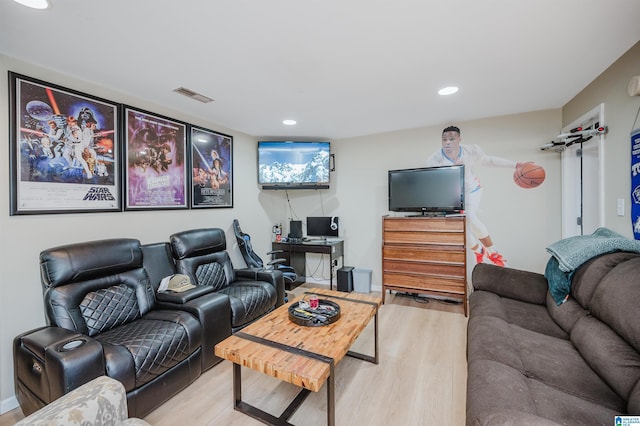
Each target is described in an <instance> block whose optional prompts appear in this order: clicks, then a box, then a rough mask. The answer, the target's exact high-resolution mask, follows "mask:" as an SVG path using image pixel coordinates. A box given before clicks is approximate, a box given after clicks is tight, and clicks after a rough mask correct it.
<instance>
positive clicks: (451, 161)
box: [427, 126, 544, 267]
mask: <svg viewBox="0 0 640 426" xmlns="http://www.w3.org/2000/svg"><path fill="white" fill-rule="evenodd" d="M461 141H462V138H461V137H460V129H459V128H458V127H456V126H449V127H447V128H445V129H444V130H443V131H442V148H441V149H439V150H438V151H436V152H434V153H433V154H432V155H431V156H430V157H429V158H428V159H427V166H428V167H435V166H451V165H457V164H464V166H465V167H464V168H465V177H464V190H465V194H464V197H465V215H466V218H467V246H468V247H469V248H470V249H471V250H473V252H474V253H475V256H476V262H477V263H483V262H485V259H486V260H488V261H489V262H491V263H493V264H494V265H497V266H502V267H504V266H505V265H506V263H507V261H506V259H505V258H504V257H503V255H502V254H501V253H499V252H498V251H497V250H496V248H495V246H494V243H493V239H492V238H491V235H490V234H489V230H488V229H487V226H486V225H485V224H484V223H483V222H482V221H481V220H480V218H479V217H478V208H479V206H480V200H481V198H482V190H483V189H482V185H481V184H480V181H479V180H478V179H477V178H476V176H475V173H476V170H477V168H478V167H504V168H513V169H514V181H515V182H516V184H518V185H519V186H520V187H522V188H533V187H536V186H538V185H539V184H541V183H542V181H544V169H543V168H542V167H540V166H538V165H536V164H534V163H533V162H526V163H520V162H516V161H513V160H508V159H505V158H500V157H496V156H491V155H487V154H485V153H484V151H483V150H482V149H481V148H480V147H479V146H478V145H467V144H461V143H460V142H461Z"/></svg>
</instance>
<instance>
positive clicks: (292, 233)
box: [289, 220, 302, 239]
mask: <svg viewBox="0 0 640 426" xmlns="http://www.w3.org/2000/svg"><path fill="white" fill-rule="evenodd" d="M289 238H298V239H300V238H302V221H301V220H292V221H290V222H289Z"/></svg>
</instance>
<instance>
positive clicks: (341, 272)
mask: <svg viewBox="0 0 640 426" xmlns="http://www.w3.org/2000/svg"><path fill="white" fill-rule="evenodd" d="M337 274H338V291H346V292H349V293H351V292H352V291H353V266H343V267H342V268H340V269H338V272H337Z"/></svg>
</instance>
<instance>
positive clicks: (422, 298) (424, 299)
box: [395, 292, 462, 305]
mask: <svg viewBox="0 0 640 426" xmlns="http://www.w3.org/2000/svg"><path fill="white" fill-rule="evenodd" d="M395 294H396V296H400V297H411V298H412V299H413V300H414V301H416V302H418V303H429V301H434V302H439V303H442V304H444V305H460V304H462V301H459V300H451V299H435V298H433V297H428V296H420V294H418V293H408V292H404V293H400V292H396V293H395Z"/></svg>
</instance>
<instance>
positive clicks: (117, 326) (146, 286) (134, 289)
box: [13, 228, 284, 417]
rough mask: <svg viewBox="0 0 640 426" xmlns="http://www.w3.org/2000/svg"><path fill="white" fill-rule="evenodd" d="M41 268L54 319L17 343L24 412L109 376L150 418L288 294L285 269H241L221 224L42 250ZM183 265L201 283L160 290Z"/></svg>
mask: <svg viewBox="0 0 640 426" xmlns="http://www.w3.org/2000/svg"><path fill="white" fill-rule="evenodd" d="M185 259H189V260H188V261H185ZM40 268H41V279H42V286H43V293H44V306H45V314H46V320H47V324H48V325H47V326H46V327H41V328H38V329H35V330H31V331H28V332H26V333H23V334H21V335H19V336H17V337H16V338H15V339H14V347H13V354H14V380H15V391H16V397H17V399H18V402H19V403H20V407H21V409H22V411H23V413H24V414H25V415H29V414H31V413H32V412H34V411H36V410H38V409H39V408H41V407H43V406H44V405H46V404H48V403H50V402H52V401H53V400H55V399H57V398H59V397H60V396H62V395H64V394H66V393H68V392H70V391H71V390H73V389H75V388H77V387H79V386H81V385H82V384H84V383H87V382H89V381H90V380H92V379H94V378H96V377H98V376H102V375H106V376H109V377H112V378H114V379H117V380H119V381H120V382H122V384H123V385H124V387H125V389H126V391H127V402H128V407H129V415H130V416H132V417H144V416H145V415H147V414H148V413H149V412H151V411H152V410H154V409H155V408H157V407H158V406H159V405H161V404H162V403H163V402H165V401H166V400H168V399H169V398H171V397H172V396H173V395H175V394H176V393H178V392H179V391H180V390H182V389H184V388H185V387H187V386H188V385H189V384H190V383H192V382H193V381H194V380H195V379H196V378H198V376H199V375H200V374H201V373H202V372H203V371H205V370H207V369H209V368H211V367H213V366H214V365H215V364H217V363H218V362H219V361H220V359H219V358H217V357H216V356H215V355H214V354H213V348H214V346H215V345H216V343H218V342H220V341H222V340H223V339H225V338H226V337H228V336H230V335H231V333H232V331H235V330H238V329H241V328H242V327H244V326H245V325H247V324H249V323H250V322H252V321H254V320H256V319H257V318H259V317H261V316H262V315H264V314H266V313H267V312H269V311H270V310H272V309H274V308H275V307H277V306H279V305H281V304H282V303H283V298H284V281H283V278H282V274H281V273H280V272H278V271H263V270H235V269H234V268H233V265H232V264H231V260H230V258H229V255H228V253H227V252H226V239H225V234H224V231H223V230H221V229H218V228H209V229H196V230H190V231H185V232H181V233H178V234H174V235H172V236H171V237H170V242H165V243H156V244H148V245H142V244H141V243H140V241H138V240H136V239H127V238H119V239H109V240H100V241H91V242H84V243H77V244H70V245H65V246H60V247H55V248H51V249H48V250H45V251H43V252H42V253H41V254H40ZM176 272H180V273H185V274H187V275H189V276H190V277H191V280H192V283H194V284H195V285H196V287H195V288H193V289H190V290H187V291H185V292H182V293H158V292H157V290H158V287H159V285H160V281H161V280H162V278H163V277H165V276H168V275H172V274H174V273H176Z"/></svg>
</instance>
